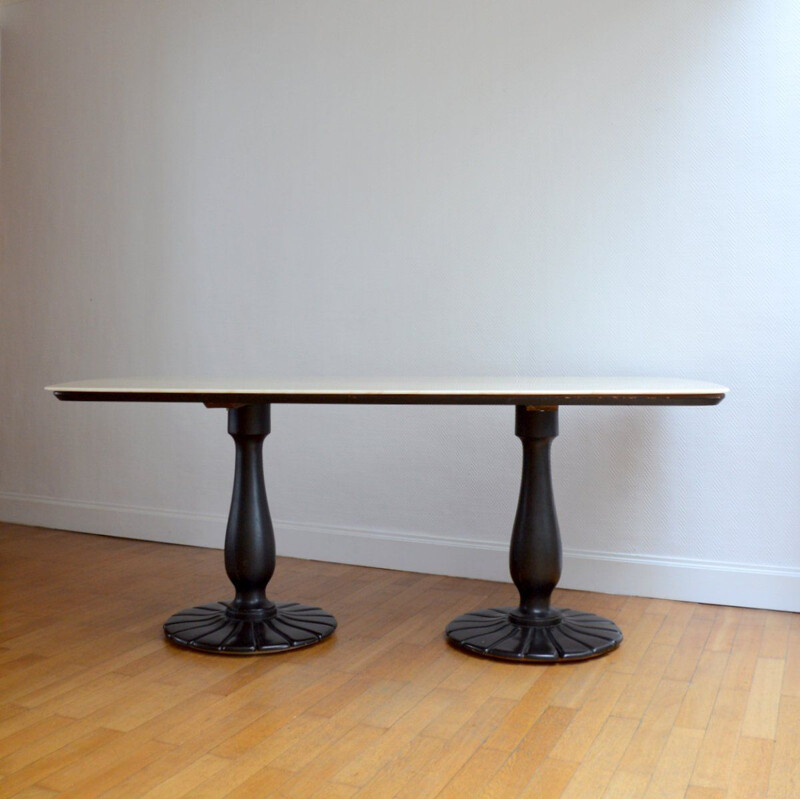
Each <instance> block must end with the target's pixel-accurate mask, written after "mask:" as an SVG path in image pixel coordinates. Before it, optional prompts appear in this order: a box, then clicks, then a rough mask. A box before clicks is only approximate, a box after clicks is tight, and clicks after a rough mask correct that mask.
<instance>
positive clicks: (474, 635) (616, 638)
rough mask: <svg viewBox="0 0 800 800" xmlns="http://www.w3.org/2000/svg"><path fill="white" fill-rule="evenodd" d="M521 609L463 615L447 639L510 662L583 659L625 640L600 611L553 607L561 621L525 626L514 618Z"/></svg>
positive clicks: (462, 646)
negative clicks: (590, 611) (598, 612)
mask: <svg viewBox="0 0 800 800" xmlns="http://www.w3.org/2000/svg"><path fill="white" fill-rule="evenodd" d="M516 611H517V609H514V608H510V607H505V608H485V609H482V610H480V611H473V612H471V613H469V614H463V615H462V616H460V617H457V618H456V619H454V620H453V621H452V622H451V623H450V624H449V625H448V626H447V629H446V633H447V640H448V641H449V642H450V643H451V644H453V645H455V646H456V647H459V648H461V649H462V650H467V651H468V652H470V653H476V654H477V655H481V656H490V657H492V658H502V659H508V660H511V661H581V660H583V659H586V658H594V657H595V656H600V655H603V653H607V652H609V650H613V649H614V648H616V647H618V646H619V643H620V642H621V641H622V632H621V631H620V629H619V628H618V627H617V626H616V625H615V624H614V623H613V622H612V621H611V620H610V619H606V618H605V617H598V616H597V615H596V614H590V613H588V612H585V611H572V610H571V609H569V608H551V611H553V612H554V613H555V614H556V615H558V617H560V619H558V620H557V621H554V622H550V623H547V624H535V623H527V624H526V623H524V622H519V621H515V619H514V616H515V612H516Z"/></svg>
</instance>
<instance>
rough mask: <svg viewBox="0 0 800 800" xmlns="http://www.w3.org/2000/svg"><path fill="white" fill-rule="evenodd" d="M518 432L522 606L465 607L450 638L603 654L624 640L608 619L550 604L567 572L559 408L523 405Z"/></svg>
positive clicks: (464, 643)
mask: <svg viewBox="0 0 800 800" xmlns="http://www.w3.org/2000/svg"><path fill="white" fill-rule="evenodd" d="M516 434H517V436H519V438H520V439H521V440H522V481H521V485H520V490H519V503H518V504H517V516H516V518H515V519H514V529H513V531H512V534H511V547H510V548H509V559H508V560H509V569H510V572H511V579H512V580H513V581H514V585H515V586H516V587H517V591H518V592H519V606H517V607H516V608H511V607H503V608H485V609H482V610H480V611H473V612H471V613H469V614H463V615H462V616H460V617H457V618H456V619H454V620H453V621H452V622H451V623H450V624H449V625H448V626H447V628H446V631H445V633H446V635H447V639H448V641H449V642H450V643H451V644H453V645H455V646H456V647H459V648H461V649H462V650H466V651H467V652H469V653H474V654H476V655H480V656H489V657H490V658H504V659H510V660H513V661H580V660H582V659H585V658H594V657H595V656H600V655H603V653H607V652H609V651H610V650H613V649H614V648H615V647H618V646H619V644H620V642H621V641H622V632H621V631H620V629H619V628H618V627H617V626H616V625H615V624H614V623H613V622H612V621H611V620H610V619H605V617H598V616H597V615H595V614H590V613H589V612H586V611H572V610H571V609H568V608H555V607H553V606H551V605H550V596H551V594H552V593H553V589H555V587H556V585H557V584H558V581H559V578H560V577H561V534H560V533H559V530H558V520H557V519H556V508H555V500H554V499H553V485H552V478H551V474H550V445H551V444H552V441H553V439H555V437H556V436H557V435H558V408H557V407H554V406H517V418H516Z"/></svg>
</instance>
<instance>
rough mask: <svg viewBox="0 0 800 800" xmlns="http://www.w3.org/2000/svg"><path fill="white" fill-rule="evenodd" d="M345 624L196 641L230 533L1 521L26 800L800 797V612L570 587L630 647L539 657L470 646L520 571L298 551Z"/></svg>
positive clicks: (315, 598)
mask: <svg viewBox="0 0 800 800" xmlns="http://www.w3.org/2000/svg"><path fill="white" fill-rule="evenodd" d="M270 589H271V591H270V594H271V595H272V596H273V597H275V598H276V599H284V600H302V601H304V602H308V603H312V604H318V605H321V606H323V607H324V608H326V609H328V610H329V611H331V612H332V613H334V614H335V615H336V616H337V618H338V620H339V629H338V631H337V633H336V634H335V635H334V636H333V637H332V639H330V640H328V641H327V642H325V643H323V644H321V645H318V646H316V647H312V648H309V649H306V650H299V651H295V652H292V653H285V654H281V655H274V656H262V657H254V658H252V657H251V658H242V657H220V656H212V655H203V654H199V653H193V652H189V651H186V650H181V649H178V648H176V647H173V646H170V645H168V644H167V643H166V642H165V641H164V640H163V639H162V637H161V624H162V623H163V622H164V620H165V619H166V617H167V616H169V615H170V614H171V613H173V612H174V611H177V610H179V609H181V608H184V607H186V606H189V605H193V604H196V603H201V602H207V601H211V600H217V599H227V598H228V596H229V594H230V592H229V586H228V583H227V578H226V577H225V574H224V571H223V566H222V554H221V552H220V551H216V550H204V549H200V548H188V547H178V546H174V545H165V544H156V543H150V542H139V541H131V540H123V539H112V538H106V537H99V536H90V535H83V534H75V533H64V532H59V531H51V530H44V529H38V528H28V527H23V526H19V525H10V524H0V795H2V796H3V797H642V796H643V797H763V796H770V797H796V796H798V795H800V615H797V614H788V613H780V612H773V611H756V610H747V609H739V608H727V607H721V606H708V605H698V604H693V603H679V602H672V601H665V600H650V599H645V598H639V597H617V596H612V595H601V594H589V593H583V592H567V591H559V592H558V593H557V594H558V596H557V598H556V600H557V602H558V604H560V605H566V606H571V607H578V608H581V609H584V610H587V611H594V612H597V613H600V614H604V615H607V616H610V617H612V618H613V619H614V620H615V621H616V622H618V623H619V624H620V626H621V627H622V629H623V631H624V633H625V641H624V643H623V645H622V647H621V648H620V649H619V650H617V651H615V652H614V653H612V654H610V655H608V656H606V657H603V658H600V659H596V660H593V661H586V662H582V663H575V664H567V665H554V666H538V665H523V664H507V663H504V662H496V661H490V660H485V659H480V658H475V657H470V656H468V655H465V654H463V653H460V652H458V651H456V650H453V649H451V648H450V647H448V646H447V645H446V643H445V641H444V638H443V629H444V626H445V624H446V623H447V622H448V621H449V620H450V619H451V618H452V617H453V616H455V615H457V614H458V613H461V612H464V611H468V610H471V609H474V608H478V607H482V606H487V605H504V604H509V603H511V602H512V601H513V587H512V586H511V585H510V584H499V583H489V582H484V581H473V580H464V579H459V578H444V577H437V576H432V575H418V574H412V573H405V572H395V571H391V570H380V569H368V568H364V567H352V566H344V565H340V564H326V563H321V562H312V561H299V560H293V559H280V560H279V564H278V569H277V571H276V574H275V578H274V579H273V582H272V584H271V587H270Z"/></svg>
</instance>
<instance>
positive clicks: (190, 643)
mask: <svg viewBox="0 0 800 800" xmlns="http://www.w3.org/2000/svg"><path fill="white" fill-rule="evenodd" d="M335 630H336V620H335V619H334V617H333V615H331V614H328V612H327V611H323V610H322V609H321V608H317V607H316V606H304V605H300V604H299V603H276V604H275V606H274V613H272V614H271V615H268V616H263V617H259V616H257V617H255V618H252V617H244V618H242V617H236V616H234V615H232V613H231V604H230V603H209V604H208V605H205V606H197V607H196V608H187V609H186V610H185V611H181V612H180V613H178V614H174V615H173V616H171V617H170V618H169V619H168V620H167V621H166V622H165V623H164V635H165V636H166V637H167V639H169V640H170V641H171V642H174V643H175V644H178V645H181V646H183V647H190V648H191V649H193V650H204V651H205V652H207V653H231V654H234V655H254V654H256V653H275V652H280V651H283V650H296V649H298V648H300V647H308V646H309V645H312V644H317V642H321V641H322V640H323V639H326V638H327V637H328V636H330V635H331V634H332V633H333V632H334V631H335Z"/></svg>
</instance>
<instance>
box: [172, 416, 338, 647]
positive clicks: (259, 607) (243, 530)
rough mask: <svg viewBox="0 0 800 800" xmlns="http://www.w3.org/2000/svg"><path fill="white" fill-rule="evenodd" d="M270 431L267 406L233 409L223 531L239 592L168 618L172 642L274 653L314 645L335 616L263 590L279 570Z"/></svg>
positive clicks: (227, 564) (230, 571)
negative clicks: (269, 483) (232, 456)
mask: <svg viewBox="0 0 800 800" xmlns="http://www.w3.org/2000/svg"><path fill="white" fill-rule="evenodd" d="M269 431H270V415H269V405H253V406H243V407H240V408H230V409H228V433H230V435H231V436H232V437H233V439H234V442H235V443H236V472H235V476H234V481H233V497H232V499H231V509H230V514H229V516H228V530H227V534H226V536H225V570H226V572H227V573H228V577H229V578H230V580H231V583H233V586H234V589H235V590H236V595H235V597H234V599H233V600H232V601H231V602H229V603H226V602H220V603H209V604H208V605H204V606H198V607H196V608H190V609H187V610H186V611H181V612H180V613H179V614H175V615H174V616H172V617H170V618H169V619H168V620H167V622H166V623H165V624H164V634H165V635H166V637H167V639H169V640H170V641H172V642H175V643H176V644H179V645H183V646H185V647H191V648H192V649H194V650H204V651H207V652H214V653H235V654H244V655H247V654H253V653H271V652H275V651H280V650H293V649H295V648H298V647H307V646H308V645H311V644H316V643H317V642H319V641H321V640H322V639H324V638H325V637H327V636H330V635H331V634H332V633H333V631H334V629H335V628H336V620H335V619H334V618H333V616H331V615H330V614H328V613H327V612H325V611H323V610H322V609H321V608H316V607H314V606H304V605H300V604H299V603H273V602H272V601H270V600H268V599H267V596H266V593H265V590H266V586H267V584H268V583H269V580H270V578H271V577H272V573H273V572H274V571H275V536H274V534H273V531H272V520H271V518H270V515H269V506H268V505H267V493H266V490H265V488H264V467H263V463H262V457H261V450H262V445H263V442H264V438H265V437H266V436H267V434H268V433H269Z"/></svg>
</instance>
